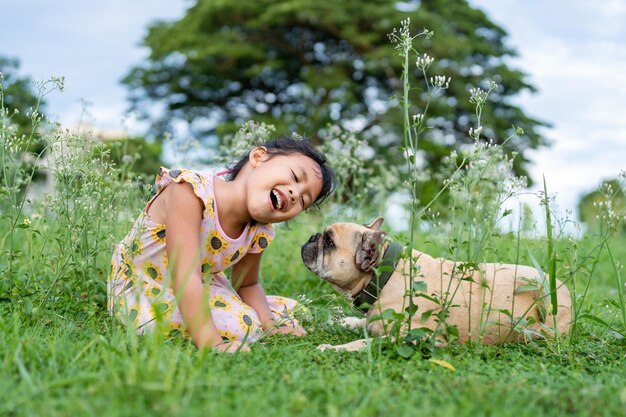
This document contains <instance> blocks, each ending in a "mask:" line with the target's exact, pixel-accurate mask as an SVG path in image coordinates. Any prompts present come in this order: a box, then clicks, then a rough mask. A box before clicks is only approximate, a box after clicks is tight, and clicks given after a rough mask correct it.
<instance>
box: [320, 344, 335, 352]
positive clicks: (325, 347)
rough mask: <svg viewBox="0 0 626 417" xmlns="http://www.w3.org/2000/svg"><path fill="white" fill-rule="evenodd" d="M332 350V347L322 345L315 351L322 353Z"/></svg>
mask: <svg viewBox="0 0 626 417" xmlns="http://www.w3.org/2000/svg"><path fill="white" fill-rule="evenodd" d="M333 348H334V346H333V345H329V344H324V345H319V346H318V347H317V350H319V351H321V352H323V351H325V350H328V349H333Z"/></svg>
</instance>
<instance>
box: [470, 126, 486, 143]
mask: <svg viewBox="0 0 626 417" xmlns="http://www.w3.org/2000/svg"><path fill="white" fill-rule="evenodd" d="M482 132H483V127H482V126H478V127H477V128H476V129H474V128H473V127H470V128H469V135H470V137H471V138H472V139H474V140H476V141H477V140H478V139H480V134H481V133H482Z"/></svg>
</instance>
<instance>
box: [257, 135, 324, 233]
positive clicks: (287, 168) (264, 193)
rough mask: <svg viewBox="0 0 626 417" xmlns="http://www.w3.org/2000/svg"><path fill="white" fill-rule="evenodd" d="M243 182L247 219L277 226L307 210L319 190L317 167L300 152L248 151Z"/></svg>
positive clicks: (320, 179)
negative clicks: (248, 215) (246, 169)
mask: <svg viewBox="0 0 626 417" xmlns="http://www.w3.org/2000/svg"><path fill="white" fill-rule="evenodd" d="M250 165H251V167H252V169H251V170H249V171H248V176H247V179H246V203H247V206H248V212H249V213H250V216H251V217H252V218H253V219H255V220H256V221H258V222H261V223H278V222H283V221H286V220H289V219H292V218H294V217H295V216H297V215H298V214H299V213H300V212H301V211H302V210H305V209H307V208H309V207H310V206H311V205H312V204H313V202H314V201H315V200H316V199H317V196H318V195H319V194H320V192H321V191H322V174H321V171H320V167H319V165H318V164H317V163H316V162H315V161H313V160H312V159H311V158H309V157H307V156H304V155H302V154H300V153H294V154H290V155H268V154H267V152H266V150H265V148H262V147H259V148H255V149H254V150H252V152H250Z"/></svg>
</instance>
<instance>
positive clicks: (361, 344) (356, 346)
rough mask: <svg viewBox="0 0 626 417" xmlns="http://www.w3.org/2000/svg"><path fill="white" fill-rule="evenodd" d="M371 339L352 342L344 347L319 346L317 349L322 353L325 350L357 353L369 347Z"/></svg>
mask: <svg viewBox="0 0 626 417" xmlns="http://www.w3.org/2000/svg"><path fill="white" fill-rule="evenodd" d="M370 340H371V339H360V340H355V341H354V342H350V343H346V344H344V345H336V346H333V345H319V346H318V347H317V348H318V349H319V350H321V351H322V352H323V351H325V350H329V349H332V350H334V351H335V352H341V351H345V352H355V351H357V350H361V349H364V348H365V347H367V345H368V344H369V341H370Z"/></svg>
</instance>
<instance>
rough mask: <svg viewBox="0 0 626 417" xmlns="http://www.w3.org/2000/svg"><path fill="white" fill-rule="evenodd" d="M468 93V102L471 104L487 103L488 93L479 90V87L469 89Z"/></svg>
mask: <svg viewBox="0 0 626 417" xmlns="http://www.w3.org/2000/svg"><path fill="white" fill-rule="evenodd" d="M469 93H470V100H469V101H470V103H473V104H476V105H483V104H485V102H486V101H487V97H488V93H487V92H486V91H485V90H483V89H482V88H479V87H476V88H470V89H469Z"/></svg>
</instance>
